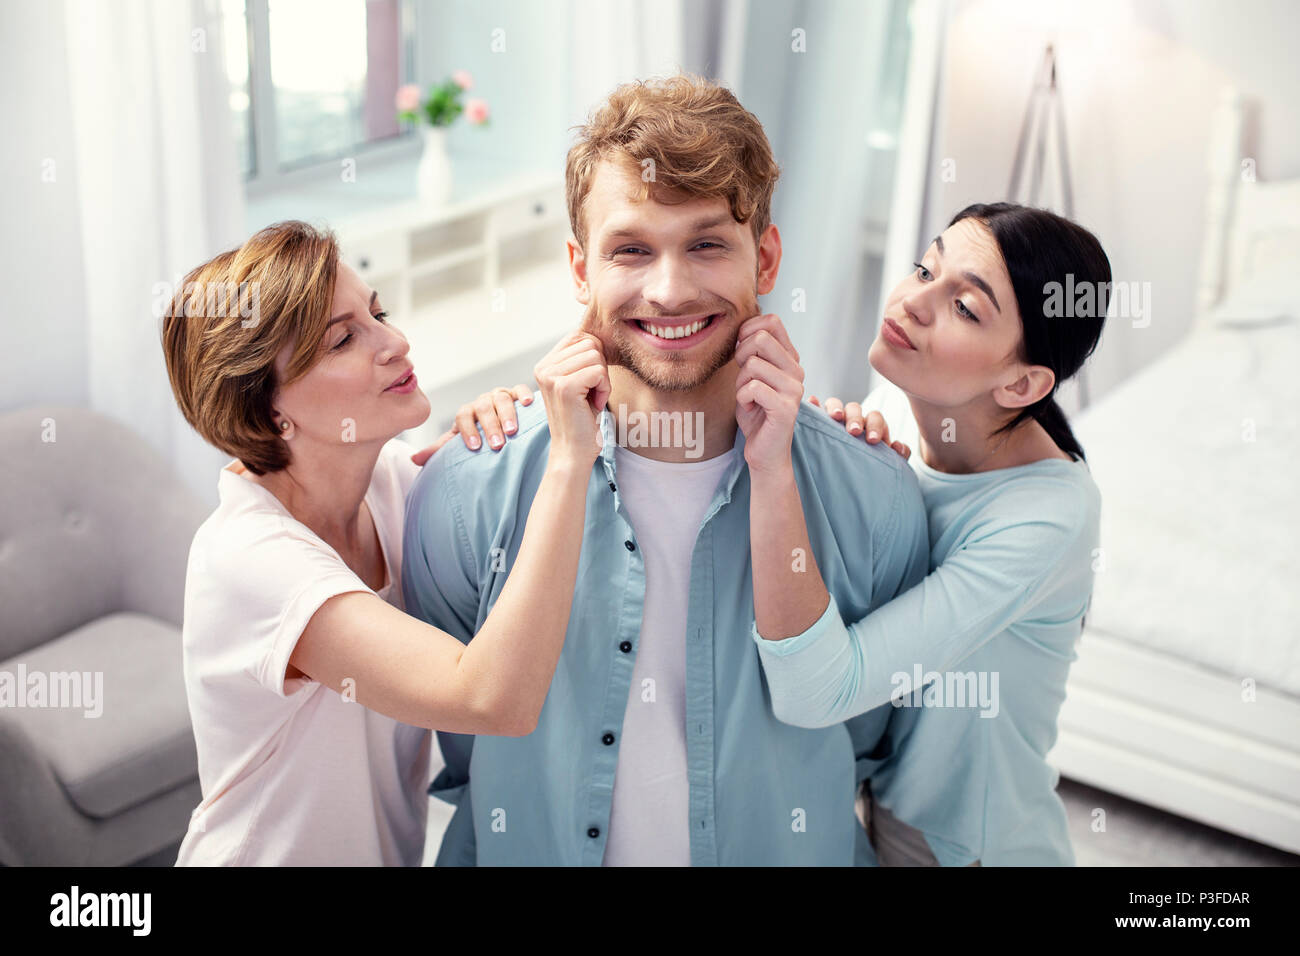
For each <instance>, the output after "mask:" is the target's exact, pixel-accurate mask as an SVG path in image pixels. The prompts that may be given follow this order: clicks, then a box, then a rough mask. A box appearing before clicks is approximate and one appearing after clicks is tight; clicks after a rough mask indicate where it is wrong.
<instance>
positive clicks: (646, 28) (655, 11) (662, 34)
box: [568, 0, 686, 123]
mask: <svg viewBox="0 0 1300 956" xmlns="http://www.w3.org/2000/svg"><path fill="white" fill-rule="evenodd" d="M683 3H684V0H655V2H654V3H646V2H644V0H613V2H611V0H570V3H569V10H568V16H569V23H570V24H571V25H572V31H571V34H570V43H571V46H570V54H571V55H570V57H569V64H568V66H569V90H570V97H571V103H572V106H571V114H572V115H573V117H574V119H573V122H575V123H578V122H581V121H583V120H585V119H586V117H587V114H588V112H589V111H590V110H591V109H592V107H594V106H596V105H597V104H598V103H599V102H600V101H601V100H603V99H604V98H605V97H606V96H608V95H609V93H610V92H611V91H612V90H613V89H614V87H616V86H618V85H619V84H620V83H626V82H628V81H630V80H644V79H649V78H650V77H651V76H655V75H663V74H668V73H675V72H676V71H677V70H678V69H682V68H685V67H686V65H685V64H684V62H683V59H684V49H685V47H684V39H685V32H684V31H685V27H684V22H683V18H684V10H683Z"/></svg>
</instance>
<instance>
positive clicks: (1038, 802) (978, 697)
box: [736, 204, 1110, 866]
mask: <svg viewBox="0 0 1300 956" xmlns="http://www.w3.org/2000/svg"><path fill="white" fill-rule="evenodd" d="M1067 276H1070V277H1071V278H1070V279H1069V280H1067ZM1067 281H1068V282H1072V283H1073V286H1072V287H1073V289H1075V290H1076V291H1077V290H1079V289H1082V288H1083V287H1084V285H1085V284H1086V283H1093V284H1095V285H1094V287H1093V292H1094V293H1095V294H1094V299H1093V303H1092V306H1091V307H1089V304H1088V303H1087V302H1086V300H1081V301H1083V305H1084V308H1083V309H1078V308H1075V307H1074V306H1075V305H1076V303H1068V304H1063V305H1062V306H1061V308H1059V309H1057V308H1055V305H1054V303H1059V302H1060V301H1061V295H1060V292H1061V287H1063V288H1071V286H1069V285H1067ZM1052 283H1060V287H1057V288H1054V287H1053V286H1052ZM1109 283H1110V264H1109V262H1108V261H1107V259H1106V255H1105V253H1104V252H1103V251H1102V248H1101V246H1100V244H1099V243H1098V242H1097V240H1096V239H1095V238H1094V237H1093V236H1092V235H1091V233H1089V232H1087V231H1086V230H1084V229H1083V228H1081V227H1080V226H1078V225H1076V224H1074V223H1072V222H1070V221H1068V220H1065V219H1062V218H1060V217H1058V216H1055V215H1053V214H1051V213H1048V212H1044V211H1041V210H1035V209H1027V208H1024V207H1019V206H1012V205H1007V204H997V205H982V206H971V207H969V208H967V209H964V210H962V212H960V213H958V214H957V216H956V217H955V218H954V219H953V220H952V223H951V224H950V225H949V227H948V229H947V230H945V231H944V233H943V234H942V235H941V236H939V237H938V238H937V239H935V240H934V242H933V243H932V244H931V245H930V247H929V248H928V249H927V250H926V252H925V255H924V257H923V258H922V261H921V262H920V263H918V264H917V267H916V271H915V272H914V273H913V274H911V275H910V276H908V278H906V279H905V280H903V282H901V283H900V284H899V285H898V287H897V288H896V289H894V291H893V293H892V294H891V296H890V297H889V300H888V302H887V303H886V307H885V318H884V326H883V328H882V330H881V333H880V336H879V337H878V338H877V339H876V341H875V342H874V343H873V344H872V346H871V350H870V353H869V356H868V357H869V360H870V362H871V364H872V366H873V367H874V368H875V369H876V370H877V371H878V372H879V373H880V374H881V375H882V376H884V377H885V378H886V379H888V380H890V381H891V382H893V383H894V384H895V385H897V386H898V387H899V388H900V389H901V390H902V391H903V392H904V393H905V394H906V395H907V398H908V400H909V401H910V404H911V409H912V413H913V415H914V417H915V420H916V423H917V426H918V434H919V440H918V447H917V449H916V450H917V452H918V454H917V455H916V456H915V457H914V458H913V459H912V463H913V466H914V470H915V472H916V474H917V478H918V480H919V481H920V484H921V490H922V492H923V494H924V497H925V501H926V508H927V512H928V515H929V522H930V542H931V559H930V568H931V571H930V574H929V575H928V576H927V577H926V578H925V579H924V580H923V581H922V582H921V583H920V584H918V585H917V586H916V587H914V588H912V589H911V590H909V591H907V592H906V593H904V594H902V595H899V596H898V597H897V598H895V599H894V600H893V601H891V602H889V603H888V604H884V605H882V606H880V607H879V608H876V609H875V610H873V611H872V612H871V613H870V614H869V615H868V616H867V617H865V618H863V619H862V620H860V621H855V622H853V623H852V624H850V625H848V626H846V625H845V624H844V622H843V621H842V620H841V618H840V612H839V609H838V608H837V607H836V603H835V600H834V598H833V597H831V596H830V595H829V594H828V592H827V590H826V588H825V586H824V584H823V583H822V578H821V574H820V572H819V570H818V568H817V567H816V562H815V560H814V559H813V557H812V554H813V552H812V549H811V548H810V547H809V545H808V537H807V530H806V526H805V523H804V514H803V510H802V507H801V505H800V500H799V494H798V491H797V488H796V485H795V481H794V474H793V471H792V468H791V460H790V456H789V447H790V445H789V431H787V433H786V441H785V443H784V446H783V448H784V453H782V450H781V449H780V448H777V449H776V450H772V449H773V444H772V443H767V444H765V446H764V451H763V453H762V455H761V456H759V455H755V456H754V457H752V458H751V456H750V448H751V447H752V446H751V445H747V446H746V458H747V459H749V468H750V480H751V483H752V497H751V511H750V522H751V541H752V552H753V564H754V605H755V618H756V620H755V628H754V635H753V636H754V640H755V642H756V644H757V646H758V650H759V655H760V659H761V661H762V663H763V668H764V671H765V673H766V676H767V679H768V684H769V687H770V690H771V695H772V704H773V708H774V710H775V713H776V715H777V716H778V717H779V718H780V719H781V720H783V721H785V722H787V723H791V724H795V725H798V726H804V727H824V726H828V725H831V724H834V723H837V722H839V721H842V720H846V719H848V718H850V717H853V716H855V715H857V714H860V713H863V712H864V711H867V710H870V709H872V708H874V707H879V706H881V705H882V704H885V703H887V702H892V703H894V705H895V707H896V708H897V709H896V710H895V711H894V712H893V713H892V715H891V720H890V729H889V734H888V739H889V745H890V746H889V748H888V749H889V750H890V751H891V752H890V753H889V754H888V755H887V756H884V757H883V762H882V765H881V766H880V768H879V769H878V771H877V772H875V773H874V774H873V775H872V777H871V779H870V781H869V792H868V793H867V794H865V797H866V799H867V813H868V815H869V817H868V819H869V823H868V828H869V830H870V832H871V835H872V842H873V845H874V846H875V848H876V851H877V855H878V856H879V858H880V860H881V862H882V863H885V864H894V863H901V864H909V863H911V864H925V863H929V864H935V863H938V864H942V865H948V866H969V865H977V864H978V865H983V866H989V865H1007V864H1011V865H1072V864H1073V862H1074V857H1073V853H1072V851H1071V847H1070V840H1069V835H1068V832H1067V827H1066V816H1065V809H1064V806H1063V805H1062V803H1061V801H1060V798H1059V797H1058V796H1057V795H1056V792H1055V788H1056V783H1057V776H1058V775H1057V773H1056V771H1055V770H1053V769H1052V767H1050V766H1049V765H1048V763H1047V759H1046V758H1047V753H1048V751H1049V750H1050V749H1051V748H1052V745H1053V743H1054V742H1055V740H1056V721H1057V715H1058V712H1059V710H1060V707H1061V703H1062V701H1063V700H1064V698H1065V684H1066V677H1067V675H1068V672H1069V668H1070V663H1071V661H1072V660H1073V659H1074V657H1075V653H1074V643H1075V640H1076V639H1077V638H1078V636H1079V633H1080V630H1081V624H1082V619H1083V616H1084V613H1085V612H1086V610H1087V608H1088V603H1089V600H1090V597H1091V593H1092V579H1093V561H1094V558H1095V549H1096V548H1097V546H1098V517H1099V510H1100V495H1099V493H1098V490H1097V487H1096V485H1095V484H1094V483H1093V480H1092V477H1091V475H1090V474H1089V471H1088V467H1087V464H1086V463H1085V461H1084V458H1083V450H1082V448H1080V447H1079V445H1078V443H1077V442H1076V441H1075V440H1074V437H1073V435H1072V434H1071V432H1070V428H1069V425H1068V424H1066V422H1065V418H1064V416H1063V415H1062V414H1061V411H1060V409H1059V407H1058V406H1057V404H1056V402H1055V398H1054V394H1055V391H1056V389H1057V387H1058V386H1059V385H1060V383H1061V382H1063V381H1065V380H1066V379H1068V378H1070V377H1071V376H1072V375H1074V374H1075V373H1076V372H1077V371H1078V370H1079V368H1080V367H1081V366H1082V364H1083V362H1084V360H1085V359H1086V358H1087V357H1088V355H1089V354H1090V353H1091V352H1092V351H1093V349H1094V348H1095V347H1096V344H1097V341H1098V338H1099V337H1100V334H1101V328H1102V323H1103V320H1104V311H1105V305H1104V302H1105V293H1106V292H1107V291H1108V289H1109ZM1053 293H1055V298H1054V299H1053V298H1052V296H1053ZM1098 305H1099V306H1100V307H1098ZM1067 306H1068V307H1067ZM1081 311H1082V312H1083V313H1086V314H1079V313H1080V312H1081ZM1058 312H1059V313H1060V314H1056V313H1058ZM764 331H766V332H767V334H762V333H763V332H764ZM736 358H737V361H738V362H739V363H740V366H741V375H740V377H739V379H738V381H737V396H738V401H739V402H740V404H741V407H742V409H743V408H745V407H746V406H747V405H749V406H753V407H757V408H761V409H762V412H763V414H764V415H765V423H773V424H780V425H782V426H784V427H785V428H786V429H787V430H789V429H792V427H793V422H794V418H795V415H796V414H797V412H798V407H799V403H800V400H801V397H802V394H803V386H802V378H803V374H802V371H801V370H800V369H799V366H798V361H797V356H796V355H795V353H794V352H793V349H792V347H790V346H789V340H788V338H787V337H786V336H785V334H784V331H783V330H782V329H780V327H779V322H778V321H777V320H775V318H774V317H770V316H765V317H763V320H761V321H755V322H751V323H749V324H747V326H746V327H745V328H744V329H742V331H741V338H740V342H739V345H738V347H737V353H736ZM854 424H855V426H856V427H855V428H854V432H855V433H856V432H860V431H861V429H862V420H861V416H860V412H855V415H854ZM895 447H896V449H898V450H904V451H905V450H906V449H900V448H899V446H895ZM862 493H863V494H871V493H872V492H871V489H870V488H865V487H864V488H863V491H862ZM845 533H850V532H849V531H848V530H847V529H846V531H845ZM792 554H794V555H796V556H802V560H792V557H791V556H792ZM805 562H806V563H805ZM850 571H852V569H850ZM861 572H862V573H863V574H869V573H870V569H869V568H862V569H861ZM922 687H924V689H922Z"/></svg>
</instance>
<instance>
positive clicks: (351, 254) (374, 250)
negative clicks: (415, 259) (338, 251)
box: [343, 232, 407, 281]
mask: <svg viewBox="0 0 1300 956" xmlns="http://www.w3.org/2000/svg"><path fill="white" fill-rule="evenodd" d="M406 248H407V247H406V235H405V234H404V233H402V232H391V233H387V234H379V235H370V236H364V237H361V238H358V239H355V240H350V239H344V240H343V261H344V262H346V263H347V264H348V265H350V266H351V267H352V268H353V269H356V270H357V273H358V274H359V275H360V276H361V278H363V279H365V280H367V281H369V280H370V278H371V277H372V276H384V275H391V274H392V273H395V272H400V271H402V270H403V269H405V268H406V266H407V254H406Z"/></svg>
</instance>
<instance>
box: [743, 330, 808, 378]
mask: <svg viewBox="0 0 1300 956" xmlns="http://www.w3.org/2000/svg"><path fill="white" fill-rule="evenodd" d="M756 356H757V357H761V358H764V359H766V360H767V361H768V362H771V363H772V364H773V365H775V366H776V367H777V368H780V369H782V370H783V371H784V372H786V374H788V375H789V376H790V377H791V378H796V379H798V380H799V382H800V383H802V382H803V377H804V371H803V366H801V365H800V364H799V360H798V359H797V358H796V357H795V352H794V350H793V349H792V348H791V347H789V346H788V345H786V344H785V343H783V342H782V341H781V338H780V337H779V336H776V335H773V334H772V333H771V332H770V331H768V330H767V329H759V330H758V331H757V332H754V333H752V334H750V335H749V336H747V337H746V338H745V339H744V341H738V342H737V344H736V364H737V365H739V366H740V367H741V368H742V369H743V368H744V367H745V365H746V363H747V362H749V361H750V360H751V359H753V358H754V357H756Z"/></svg>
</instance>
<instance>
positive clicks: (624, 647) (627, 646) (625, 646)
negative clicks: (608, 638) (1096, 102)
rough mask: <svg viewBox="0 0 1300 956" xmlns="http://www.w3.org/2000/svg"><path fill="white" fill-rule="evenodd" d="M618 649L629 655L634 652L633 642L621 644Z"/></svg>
mask: <svg viewBox="0 0 1300 956" xmlns="http://www.w3.org/2000/svg"><path fill="white" fill-rule="evenodd" d="M618 649H619V650H620V651H622V652H623V653H624V654H626V653H628V652H629V651H631V650H632V642H631V641H624V642H623V643H621V644H619V645H618Z"/></svg>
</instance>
